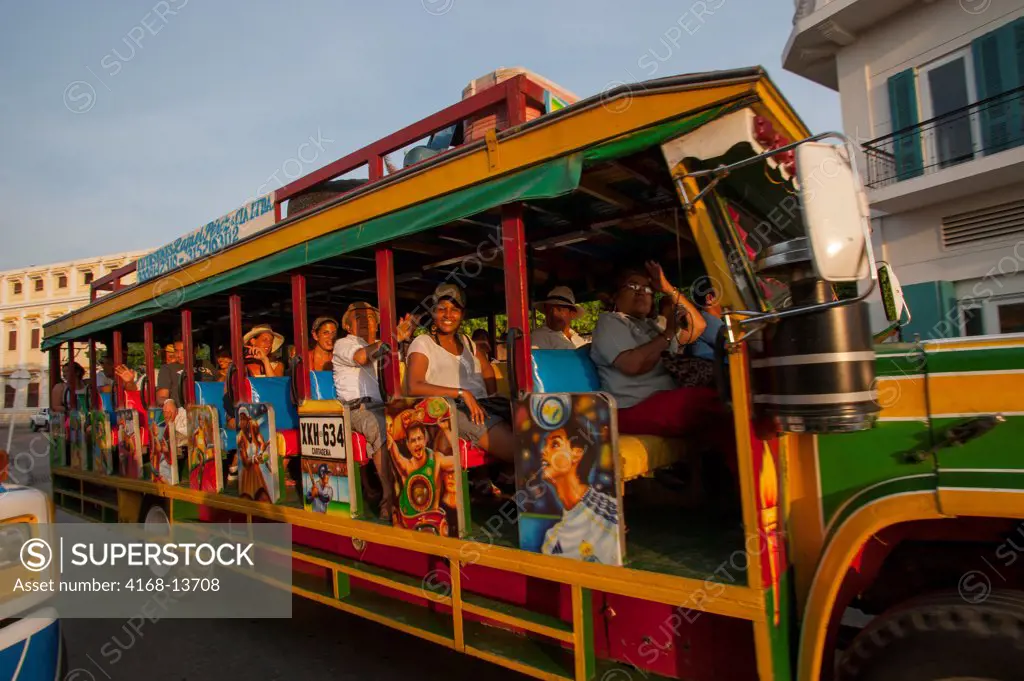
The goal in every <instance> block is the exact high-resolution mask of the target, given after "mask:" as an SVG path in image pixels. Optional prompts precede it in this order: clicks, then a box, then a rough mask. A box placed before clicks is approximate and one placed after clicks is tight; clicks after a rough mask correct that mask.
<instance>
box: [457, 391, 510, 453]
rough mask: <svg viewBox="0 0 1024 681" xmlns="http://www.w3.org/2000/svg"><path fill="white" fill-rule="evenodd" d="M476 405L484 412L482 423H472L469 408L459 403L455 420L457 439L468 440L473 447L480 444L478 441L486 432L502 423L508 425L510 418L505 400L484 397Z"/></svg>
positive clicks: (507, 403)
mask: <svg viewBox="0 0 1024 681" xmlns="http://www.w3.org/2000/svg"><path fill="white" fill-rule="evenodd" d="M477 403H478V404H479V405H480V408H481V409H483V410H484V414H485V417H484V422H483V423H473V419H472V418H471V417H470V415H469V408H468V407H467V406H466V405H465V404H463V403H461V402H460V403H459V408H458V412H457V413H458V417H457V420H456V427H457V428H458V434H459V438H460V439H463V440H468V441H469V442H472V443H473V444H475V445H479V444H480V439H481V438H482V437H483V436H484V435H486V434H487V431H489V430H490V429H491V428H494V427H495V426H498V425H500V424H502V423H508V422H509V420H510V419H511V416H512V412H511V405H510V403H509V402H508V401H507V400H504V399H501V398H493V397H485V398H483V399H478V400H477Z"/></svg>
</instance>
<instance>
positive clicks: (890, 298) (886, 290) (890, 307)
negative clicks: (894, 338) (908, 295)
mask: <svg viewBox="0 0 1024 681" xmlns="http://www.w3.org/2000/svg"><path fill="white" fill-rule="evenodd" d="M878 288H879V291H880V292H881V294H882V307H883V308H884V309H885V318H886V319H887V320H889V321H890V322H899V321H900V319H901V318H902V317H903V311H904V310H907V313H908V314H909V312H910V310H909V309H907V304H906V302H905V301H904V300H903V289H902V288H901V287H900V280H899V279H897V278H896V273H895V272H894V271H893V269H892V267H890V266H889V263H885V262H883V263H882V264H881V267H879V268H878Z"/></svg>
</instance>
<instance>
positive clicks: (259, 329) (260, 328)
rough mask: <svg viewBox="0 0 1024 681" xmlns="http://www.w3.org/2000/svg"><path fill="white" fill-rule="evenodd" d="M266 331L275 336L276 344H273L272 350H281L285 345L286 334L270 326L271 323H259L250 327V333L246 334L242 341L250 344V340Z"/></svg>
mask: <svg viewBox="0 0 1024 681" xmlns="http://www.w3.org/2000/svg"><path fill="white" fill-rule="evenodd" d="M264 333H269V334H272V335H273V336H274V345H273V346H271V348H270V351H271V352H277V351H278V350H280V349H281V346H282V345H284V336H282V335H281V334H279V333H277V332H276V331H274V330H273V329H272V328H270V325H269V324H259V325H257V326H254V327H252V328H251V329H249V333H247V334H245V335H244V336H243V337H242V342H243V343H245V344H248V343H249V341H251V340H252V339H253V338H255V337H256V336H259V335H261V334H264Z"/></svg>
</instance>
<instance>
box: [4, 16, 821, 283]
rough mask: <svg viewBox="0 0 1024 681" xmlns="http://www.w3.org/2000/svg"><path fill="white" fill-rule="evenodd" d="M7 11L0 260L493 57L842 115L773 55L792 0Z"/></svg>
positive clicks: (66, 247)
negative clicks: (751, 84) (748, 91)
mask: <svg viewBox="0 0 1024 681" xmlns="http://www.w3.org/2000/svg"><path fill="white" fill-rule="evenodd" d="M702 10H704V11H702ZM4 13H5V20H4V22H3V24H2V25H0V87H2V92H3V97H2V98H0V119H2V120H3V121H4V125H3V126H2V127H0V153H2V159H3V160H2V163H0V201H2V205H3V206H4V209H3V211H2V212H0V234H2V235H3V237H4V239H3V244H4V247H3V248H2V249H0V270H3V269H10V268H15V267H23V266H28V265H30V264H43V263H47V262H58V261H63V260H70V259H74V258H79V257H87V256H94V255H101V254H105V253H112V252H116V251H120V250H134V249H146V248H154V247H156V246H159V245H162V244H164V243H167V242H169V241H171V240H173V239H174V238H175V237H177V236H180V235H181V234H183V233H185V232H188V231H190V230H192V229H195V228H196V227H198V226H199V225H201V224H203V223H205V222H207V221H209V220H211V219H213V218H216V217H218V216H220V215H222V214H224V213H226V212H228V211H229V210H231V209H233V208H236V207H238V206H239V205H241V204H242V203H243V202H244V201H245V200H246V199H248V198H249V197H252V196H253V195H254V194H255V193H256V192H257V190H258V189H259V188H260V187H261V186H263V187H264V190H265V191H269V190H272V189H275V188H277V187H278V186H280V183H279V182H278V181H276V180H274V179H272V178H273V176H274V174H275V173H276V174H277V177H278V178H280V179H281V180H283V181H287V177H286V175H288V174H290V175H292V176H294V175H296V174H297V172H298V171H299V170H300V167H301V172H302V173H303V174H304V173H306V172H310V171H312V170H314V169H315V168H318V167H320V166H322V165H324V164H326V163H328V162H330V161H332V160H334V159H336V158H338V157H340V156H343V155H345V154H346V153H348V152H350V151H352V150H354V149H356V148H358V147H360V146H363V145H364V144H367V143H369V142H371V141H373V140H375V139H377V138H380V137H383V136H384V135H387V134H389V133H391V132H393V131H394V130H397V129H398V128H401V127H403V126H405V125H407V124H409V123H412V122H414V121H415V120H418V119H419V118H422V117H423V116H426V115H428V114H430V113H432V112H434V111H436V110H438V109H441V108H443V107H445V106H447V105H449V104H451V103H453V102H455V101H457V100H458V99H459V98H460V96H461V92H462V88H463V87H464V86H465V85H466V83H468V82H469V81H470V80H472V79H473V78H476V77H479V76H481V75H484V74H486V73H488V72H489V71H492V70H494V69H496V68H499V67H512V66H523V67H526V68H528V69H531V70H533V71H535V72H537V73H539V74H541V75H543V76H545V77H547V78H549V79H551V80H553V81H555V82H556V83H559V84H560V85H562V86H564V87H565V88H567V89H568V90H570V91H573V92H575V93H576V94H577V95H580V96H581V97H583V96H588V95H591V94H595V93H597V92H600V91H601V90H603V89H604V88H605V87H607V86H608V85H609V83H618V82H622V81H626V82H630V81H634V80H645V79H647V78H650V77H662V76H666V75H672V74H679V73H690V72H696V71H706V70H715V69H724V68H734V67H741V66H751V65H757V64H760V65H762V66H764V67H765V68H767V69H768V71H769V73H770V74H771V76H772V78H773V79H774V80H775V82H776V83H777V84H778V85H779V87H780V88H781V89H782V91H783V93H784V94H785V95H786V96H787V98H788V99H789V100H790V102H791V103H792V104H793V106H794V107H795V108H796V110H797V111H798V112H799V113H800V114H801V115H802V116H803V118H804V120H805V121H806V122H807V123H808V125H809V126H810V127H811V129H812V130H814V131H816V132H818V131H822V130H825V129H837V128H839V126H840V118H839V101H838V96H837V95H836V94H835V93H834V92H832V91H831V90H827V89H825V88H822V87H820V86H818V85H815V84H813V83H811V82H809V81H806V80H804V79H802V78H799V77H797V76H795V75H792V74H789V73H786V72H784V71H782V69H781V67H780V63H781V53H782V49H783V46H784V45H785V42H786V39H787V37H788V35H789V31H790V28H791V21H792V13H793V4H792V2H790V1H789V0H772V1H771V2H768V1H765V0H706V1H705V2H697V3H696V4H692V2H691V0H682V1H681V2H679V1H668V0H644V2H624V1H621V0H620V1H619V2H611V1H609V0H544V1H540V0H537V1H534V0H517V1H516V2H503V3H498V2H487V1H485V0H387V1H386V2H374V3H366V2H352V1H338V0H334V1H333V2H314V1H304V0H303V1H300V0H296V1H295V2H293V3H280V2H266V1H265V0H249V1H248V2H241V1H236V0H230V1H228V0H218V1H217V2H211V0H163V1H160V2H158V1H157V0H142V1H140V0H119V1H118V2H106V3H98V2H88V3H86V2H66V1H62V2H57V1H55V0H34V1H33V2H26V3H9V4H8V5H7V6H6V7H5V10H4ZM700 14H703V16H698V15H700ZM310 138H313V139H314V140H319V146H317V145H311V144H309V141H310ZM304 143H306V145H305V146H304V147H303V146H302V145H303V144H304ZM300 147H301V149H300ZM300 152H301V153H300ZM300 156H301V157H302V160H298V159H299V157H300ZM310 159H312V160H310ZM268 181H269V183H268Z"/></svg>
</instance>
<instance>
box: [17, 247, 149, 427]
mask: <svg viewBox="0 0 1024 681" xmlns="http://www.w3.org/2000/svg"><path fill="white" fill-rule="evenodd" d="M144 253H145V251H140V252H132V253H117V254H114V255H107V256H102V257H98V258H86V259H82V260H75V261H72V262H62V263H56V264H53V265H40V266H31V267H27V268H24V269H19V270H8V271H5V272H0V331H2V336H0V422H7V421H8V420H9V419H10V418H11V416H12V415H13V416H15V417H17V418H18V419H19V420H22V419H24V418H27V416H28V415H29V414H31V413H33V412H34V411H36V410H37V409H39V408H40V407H48V406H50V405H49V401H50V400H49V389H48V388H49V384H50V383H49V381H50V378H49V375H50V374H49V369H50V365H49V361H48V359H47V356H46V355H45V354H44V353H43V352H42V351H41V350H40V346H41V344H42V335H43V330H42V329H43V324H45V323H47V322H49V321H51V320H53V319H56V318H57V317H60V316H61V315H64V314H67V313H68V312H70V311H71V310H74V309H75V308H78V307H81V306H82V305H85V304H86V303H88V302H89V290H90V284H91V283H92V282H93V280H95V279H99V278H100V277H102V276H104V275H106V274H109V273H110V272H112V271H113V270H115V269H117V268H119V267H121V266H123V265H125V264H127V263H129V262H132V261H133V260H135V259H136V258H138V257H139V256H141V255H143V254H144ZM134 276H135V275H134V274H132V275H131V278H126V280H125V283H128V282H130V281H133V280H134ZM76 354H77V357H76V360H77V361H78V362H79V363H80V364H81V365H82V366H83V367H84V368H85V369H86V370H87V371H88V369H89V362H88V353H87V352H86V349H85V347H84V346H82V347H81V348H80V349H77V350H76Z"/></svg>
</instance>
